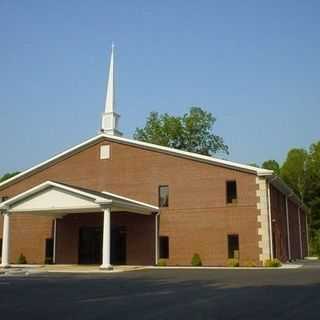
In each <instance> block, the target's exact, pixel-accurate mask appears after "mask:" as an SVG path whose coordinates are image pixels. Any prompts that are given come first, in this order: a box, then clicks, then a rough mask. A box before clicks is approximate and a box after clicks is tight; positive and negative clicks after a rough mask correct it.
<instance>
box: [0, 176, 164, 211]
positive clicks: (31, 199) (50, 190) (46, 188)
mask: <svg viewBox="0 0 320 320" xmlns="http://www.w3.org/2000/svg"><path fill="white" fill-rule="evenodd" d="M105 207H110V208H111V212H132V213H139V214H151V213H153V212H158V211H159V208H158V207H156V206H153V205H150V204H147V203H144V202H140V201H137V200H134V199H130V198H127V197H123V196H120V195H117V194H114V193H110V192H99V191H95V190H90V189H87V188H82V187H78V186H73V185H69V184H64V183H60V182H54V181H46V182H44V183H41V184H39V185H37V186H35V187H33V188H31V189H29V190H27V191H25V192H22V193H20V194H18V195H16V196H14V197H12V198H10V199H8V200H6V201H4V202H2V203H1V204H0V211H10V212H11V213H19V212H23V213H45V214H49V215H50V214H51V215H54V216H63V215H65V214H69V213H76V212H77V213H81V212H99V211H101V210H103V208H105Z"/></svg>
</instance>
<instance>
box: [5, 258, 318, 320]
mask: <svg viewBox="0 0 320 320" xmlns="http://www.w3.org/2000/svg"><path fill="white" fill-rule="evenodd" d="M319 292H320V266H319V264H318V263H316V262H315V263H312V262H310V263H309V262H308V263H307V264H304V267H303V268H301V269H294V270H179V269H177V270H141V271H132V272H126V273H117V274H77V275H75V274H61V273H59V274H47V275H39V274H34V275H30V276H27V277H26V276H20V277H18V276H15V277H4V276H1V277H0V317H1V319H21V317H23V318H25V319H59V320H61V319H111V318H112V319H268V320H269V319H319V305H320V294H319Z"/></svg>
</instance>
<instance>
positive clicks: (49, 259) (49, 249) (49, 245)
mask: <svg viewBox="0 0 320 320" xmlns="http://www.w3.org/2000/svg"><path fill="white" fill-rule="evenodd" d="M45 263H46V264H52V263H53V239H46V258H45Z"/></svg>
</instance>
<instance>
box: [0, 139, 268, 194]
mask: <svg viewBox="0 0 320 320" xmlns="http://www.w3.org/2000/svg"><path fill="white" fill-rule="evenodd" d="M101 138H106V139H107V140H111V141H115V142H119V143H123V144H128V145H133V146H139V147H142V148H145V149H148V150H155V151H160V152H163V153H167V154H170V155H176V156H180V157H184V158H188V159H191V160H197V161H202V162H206V163H209V164H216V165H219V166H222V167H226V168H230V169H237V170H241V171H245V172H249V173H253V174H256V175H258V176H272V174H273V171H271V170H266V169H261V168H256V167H252V166H248V165H244V164H240V163H236V162H232V161H228V160H222V159H218V158H213V157H210V156H204V155H200V154H197V153H192V152H187V151H182V150H178V149H173V148H168V147H164V146H160V145H156V144H152V143H147V142H142V141H137V140H132V139H127V138H123V137H119V136H113V135H108V134H105V133H101V134H99V135H96V136H94V137H93V138H90V139H88V140H85V141H84V142H82V143H80V144H77V145H76V146H73V147H72V148H69V149H67V150H65V151H63V152H61V153H59V154H57V155H55V156H54V157H52V158H49V159H48V160H46V161H43V162H41V163H39V164H37V165H35V166H33V167H31V168H29V169H27V170H25V171H23V172H21V173H19V174H17V175H16V176H14V177H12V178H10V179H7V180H5V181H3V182H1V183H0V188H1V187H3V186H5V185H7V184H9V183H10V182H13V181H15V180H18V179H20V178H22V177H23V176H25V175H27V174H28V173H32V172H33V171H35V170H37V169H40V168H42V167H45V166H46V165H49V164H50V163H52V162H54V161H56V160H59V159H60V158H62V157H64V156H67V155H69V154H72V153H73V152H75V151H78V150H80V149H81V148H83V147H86V146H87V145H89V144H91V143H94V142H96V141H98V140H100V139H101Z"/></svg>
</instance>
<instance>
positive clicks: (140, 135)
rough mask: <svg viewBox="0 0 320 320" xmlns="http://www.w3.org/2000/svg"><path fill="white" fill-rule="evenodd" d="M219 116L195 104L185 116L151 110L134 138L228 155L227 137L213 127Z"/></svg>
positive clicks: (178, 147)
mask: <svg viewBox="0 0 320 320" xmlns="http://www.w3.org/2000/svg"><path fill="white" fill-rule="evenodd" d="M215 122H216V119H215V117H214V116H213V115H212V114H211V113H210V112H206V111H204V110H203V109H201V108H198V107H191V108H190V111H189V113H186V114H184V115H183V116H182V117H179V116H177V117H175V116H171V115H169V114H167V113H165V114H158V113H157V112H151V113H150V115H149V117H148V118H147V122H146V125H145V127H144V128H137V129H136V130H135V133H134V135H133V136H134V139H136V140H140V141H145V142H149V143H153V144H158V145H162V146H166V147H170V148H176V149H181V150H185V151H190V152H195V153H200V154H203V155H212V154H216V153H218V152H221V153H224V154H228V153H229V152H228V146H226V145H225V144H224V141H223V138H222V137H220V136H217V135H215V134H214V133H213V132H212V128H213V126H214V124H215Z"/></svg>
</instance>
